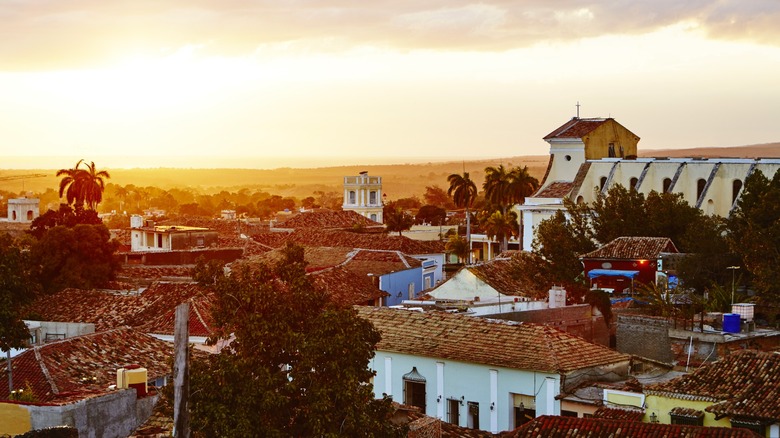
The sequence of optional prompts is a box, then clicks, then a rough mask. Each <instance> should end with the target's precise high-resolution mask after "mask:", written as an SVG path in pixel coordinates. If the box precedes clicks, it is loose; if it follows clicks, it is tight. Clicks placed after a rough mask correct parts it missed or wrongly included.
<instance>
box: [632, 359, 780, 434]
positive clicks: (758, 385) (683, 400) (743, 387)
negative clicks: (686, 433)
mask: <svg viewBox="0 0 780 438" xmlns="http://www.w3.org/2000/svg"><path fill="white" fill-rule="evenodd" d="M644 393H645V396H646V398H645V418H644V421H646V422H651V421H657V422H660V423H667V424H692V425H700V426H720V427H740V428H746V429H750V430H752V431H754V432H756V433H758V434H759V435H761V436H766V437H780V354H778V353H766V352H760V351H753V350H743V351H740V352H737V353H733V354H731V355H730V356H728V357H726V358H724V359H721V360H720V361H718V362H715V363H712V364H707V365H704V366H702V367H701V368H699V369H697V370H696V371H694V372H692V373H690V374H686V375H684V376H681V377H678V378H676V379H673V380H670V381H668V382H663V383H657V384H653V385H649V386H647V387H645V389H644Z"/></svg>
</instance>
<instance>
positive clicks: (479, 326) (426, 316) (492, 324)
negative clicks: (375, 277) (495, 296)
mask: <svg viewBox="0 0 780 438" xmlns="http://www.w3.org/2000/svg"><path fill="white" fill-rule="evenodd" d="M358 313H359V314H360V316H361V317H363V318H365V319H367V320H369V321H371V322H372V323H373V324H374V326H375V327H376V328H377V329H378V330H379V331H380V332H381V333H382V340H381V341H380V342H379V344H378V345H377V350H384V351H394V352H397V353H404V354H412V355H418V356H426V357H436V358H442V359H451V360H457V361H462V362H470V363H480V364H486V365H492V366H500V367H506V368H514V369H523V370H535V371H545V372H569V371H574V370H578V369H583V368H589V367H593V366H599V365H606V364H614V363H620V362H626V363H627V362H628V359H629V356H628V355H625V354H620V353H617V352H615V351H612V350H610V349H608V348H606V347H603V346H600V345H596V344H591V343H589V342H587V341H585V340H583V339H582V338H578V337H576V336H574V335H570V334H568V333H565V332H562V331H560V330H557V329H555V328H552V327H547V326H543V325H537V324H528V323H523V324H517V323H508V322H499V321H493V320H488V319H483V318H476V317H471V316H464V315H456V314H450V313H446V312H424V313H423V312H414V311H409V310H401V309H389V308H377V307H358Z"/></svg>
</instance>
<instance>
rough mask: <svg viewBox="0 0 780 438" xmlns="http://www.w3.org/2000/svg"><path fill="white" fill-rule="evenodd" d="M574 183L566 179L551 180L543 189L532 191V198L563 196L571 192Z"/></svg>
mask: <svg viewBox="0 0 780 438" xmlns="http://www.w3.org/2000/svg"><path fill="white" fill-rule="evenodd" d="M572 187H574V183H572V182H566V181H553V182H551V183H550V185H548V186H547V187H545V188H544V189H542V190H540V191H538V192H536V193H534V198H563V197H565V196H567V195H568V194H569V193H571V189H572Z"/></svg>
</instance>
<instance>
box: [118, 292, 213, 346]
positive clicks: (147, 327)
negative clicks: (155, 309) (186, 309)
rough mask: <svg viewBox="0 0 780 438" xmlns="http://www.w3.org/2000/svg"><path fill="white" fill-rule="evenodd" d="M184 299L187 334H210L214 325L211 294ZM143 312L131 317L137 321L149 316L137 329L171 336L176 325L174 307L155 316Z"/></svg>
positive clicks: (203, 335) (202, 335)
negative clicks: (138, 315) (139, 315)
mask: <svg viewBox="0 0 780 438" xmlns="http://www.w3.org/2000/svg"><path fill="white" fill-rule="evenodd" d="M186 301H187V302H189V304H190V316H189V327H188V330H189V336H201V337H208V336H211V334H212V327H213V326H214V321H213V319H212V318H211V307H212V305H213V301H214V297H213V295H211V294H207V295H197V296H194V297H191V298H189V299H188V300H186ZM177 306H178V305H177ZM144 314H145V315H143V316H141V317H134V318H133V319H132V320H133V321H134V322H137V321H138V320H139V319H140V320H143V319H145V318H146V317H147V315H148V316H150V317H151V320H150V321H149V322H147V323H145V324H142V325H140V326H138V329H139V330H141V331H143V332H144V333H150V334H155V335H170V336H173V333H174V327H175V325H176V307H173V308H171V309H170V310H164V311H163V313H161V314H160V315H157V316H154V314H152V312H144Z"/></svg>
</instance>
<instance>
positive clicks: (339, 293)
mask: <svg viewBox="0 0 780 438" xmlns="http://www.w3.org/2000/svg"><path fill="white" fill-rule="evenodd" d="M311 276H312V277H311V278H312V279H313V280H314V284H316V285H318V286H319V287H322V288H323V289H324V290H325V291H326V292H327V293H328V295H329V296H330V297H331V298H332V299H333V300H334V301H336V302H338V303H342V304H347V305H355V304H372V303H373V302H374V301H375V300H378V299H379V298H382V297H386V296H388V295H389V294H388V293H387V292H383V291H381V290H379V288H378V287H377V286H376V285H374V283H373V282H372V281H371V279H370V278H369V277H368V276H365V275H355V273H353V272H351V271H349V270H347V269H344V268H332V269H325V270H321V271H318V272H314V273H312V274H311Z"/></svg>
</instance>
